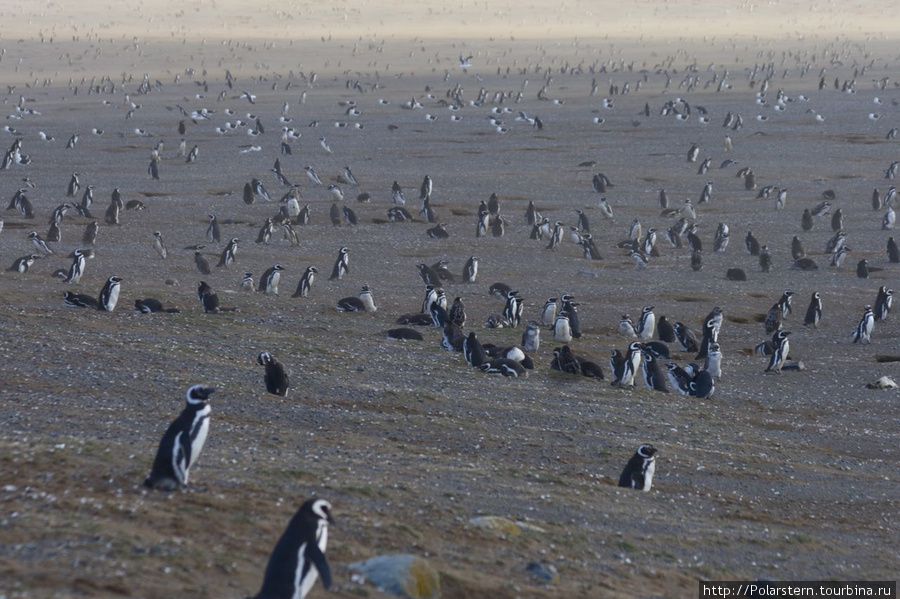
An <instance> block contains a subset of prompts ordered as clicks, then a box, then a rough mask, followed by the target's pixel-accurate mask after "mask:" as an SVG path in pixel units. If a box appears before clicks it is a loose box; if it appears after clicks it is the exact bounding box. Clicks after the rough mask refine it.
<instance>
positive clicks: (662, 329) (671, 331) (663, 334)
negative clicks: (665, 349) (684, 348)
mask: <svg viewBox="0 0 900 599" xmlns="http://www.w3.org/2000/svg"><path fill="white" fill-rule="evenodd" d="M656 336H657V337H658V338H659V340H660V341H665V342H666V343H675V328H674V327H673V326H672V325H671V323H669V321H668V320H666V317H665V316H660V317H659V322H657V323H656Z"/></svg>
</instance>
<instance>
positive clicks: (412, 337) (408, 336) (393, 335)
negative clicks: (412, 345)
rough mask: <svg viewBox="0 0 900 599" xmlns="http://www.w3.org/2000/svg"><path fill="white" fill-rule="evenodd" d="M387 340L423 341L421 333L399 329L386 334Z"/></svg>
mask: <svg viewBox="0 0 900 599" xmlns="http://www.w3.org/2000/svg"><path fill="white" fill-rule="evenodd" d="M387 338H388V339H389V340H391V341H424V340H425V338H424V337H422V333H420V332H419V331H417V330H415V329H408V328H399V329H391V330H389V331H388V332H387Z"/></svg>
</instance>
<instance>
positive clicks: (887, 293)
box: [873, 285, 894, 321]
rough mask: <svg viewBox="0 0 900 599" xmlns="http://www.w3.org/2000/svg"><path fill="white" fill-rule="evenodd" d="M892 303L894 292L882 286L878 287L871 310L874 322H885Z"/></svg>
mask: <svg viewBox="0 0 900 599" xmlns="http://www.w3.org/2000/svg"><path fill="white" fill-rule="evenodd" d="M893 303H894V290H893V289H888V288H887V287H885V286H884V285H882V286H881V287H879V288H878V295H877V296H876V297H875V309H874V310H873V314H874V315H875V320H876V321H880V320H887V317H888V315H889V314H890V313H891V306H892V305H893Z"/></svg>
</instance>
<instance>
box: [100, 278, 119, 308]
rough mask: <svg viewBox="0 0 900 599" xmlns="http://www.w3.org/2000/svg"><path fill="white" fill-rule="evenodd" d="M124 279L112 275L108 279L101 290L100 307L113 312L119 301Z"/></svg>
mask: <svg viewBox="0 0 900 599" xmlns="http://www.w3.org/2000/svg"><path fill="white" fill-rule="evenodd" d="M121 283H122V279H121V278H119V277H117V276H112V277H109V278H108V279H106V283H105V284H104V285H103V289H101V290H100V297H99V306H98V309H100V310H105V311H106V312H112V311H113V310H115V309H116V304H117V303H118V301H119V290H120V288H121Z"/></svg>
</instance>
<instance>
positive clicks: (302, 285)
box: [291, 266, 319, 297]
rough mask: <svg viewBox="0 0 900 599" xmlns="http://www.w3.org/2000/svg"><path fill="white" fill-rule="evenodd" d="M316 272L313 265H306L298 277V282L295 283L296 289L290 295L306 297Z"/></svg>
mask: <svg viewBox="0 0 900 599" xmlns="http://www.w3.org/2000/svg"><path fill="white" fill-rule="evenodd" d="M318 272H319V271H318V270H317V269H316V267H315V266H307V267H306V272H304V273H303V276H302V277H300V282H299V283H297V290H296V291H295V292H294V295H292V296H291V297H306V296H307V295H309V290H310V288H311V287H312V284H313V282H314V281H315V280H316V275H317V274H318Z"/></svg>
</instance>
